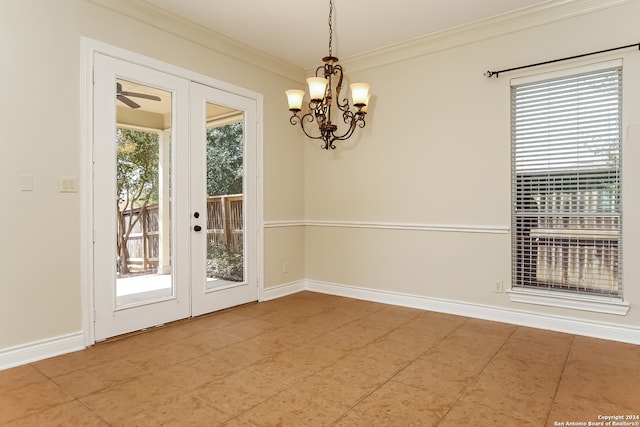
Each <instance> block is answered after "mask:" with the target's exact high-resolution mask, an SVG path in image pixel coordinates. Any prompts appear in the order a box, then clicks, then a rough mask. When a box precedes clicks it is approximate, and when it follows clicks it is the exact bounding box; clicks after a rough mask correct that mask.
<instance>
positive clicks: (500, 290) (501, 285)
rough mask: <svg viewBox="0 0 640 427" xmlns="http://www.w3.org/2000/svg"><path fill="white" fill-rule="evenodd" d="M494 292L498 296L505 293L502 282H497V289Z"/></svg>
mask: <svg viewBox="0 0 640 427" xmlns="http://www.w3.org/2000/svg"><path fill="white" fill-rule="evenodd" d="M493 291H494V292H495V293H497V294H501V293H502V292H503V291H504V286H503V284H502V280H496V283H495V287H494V289H493Z"/></svg>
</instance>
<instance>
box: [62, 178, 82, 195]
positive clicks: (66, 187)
mask: <svg viewBox="0 0 640 427" xmlns="http://www.w3.org/2000/svg"><path fill="white" fill-rule="evenodd" d="M60 192H61V193H77V192H78V179H77V178H76V177H75V176H61V177H60Z"/></svg>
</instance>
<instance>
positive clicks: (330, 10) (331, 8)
mask: <svg viewBox="0 0 640 427" xmlns="http://www.w3.org/2000/svg"><path fill="white" fill-rule="evenodd" d="M332 42H333V0H329V56H333V48H332V46H331V45H332Z"/></svg>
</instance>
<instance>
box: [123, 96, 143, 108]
mask: <svg viewBox="0 0 640 427" xmlns="http://www.w3.org/2000/svg"><path fill="white" fill-rule="evenodd" d="M117 98H118V100H119V101H120V102H122V103H124V104H127V105H128V106H129V107H131V108H140V105H138V104H136V103H135V102H133V101H132V100H130V99H129V98H127V97H126V96H123V95H120V94H118V95H117Z"/></svg>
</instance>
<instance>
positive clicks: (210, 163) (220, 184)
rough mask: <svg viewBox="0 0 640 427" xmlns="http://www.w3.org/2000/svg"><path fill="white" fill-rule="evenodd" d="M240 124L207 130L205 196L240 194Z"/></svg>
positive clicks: (241, 144) (241, 174)
mask: <svg viewBox="0 0 640 427" xmlns="http://www.w3.org/2000/svg"><path fill="white" fill-rule="evenodd" d="M243 130H244V128H243V124H242V123H232V124H230V125H225V126H220V127H216V128H211V129H207V194H208V195H209V196H224V195H227V194H240V193H242V177H243V175H244V173H243V169H242V165H243V151H244V147H243V142H244V132H243Z"/></svg>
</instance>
